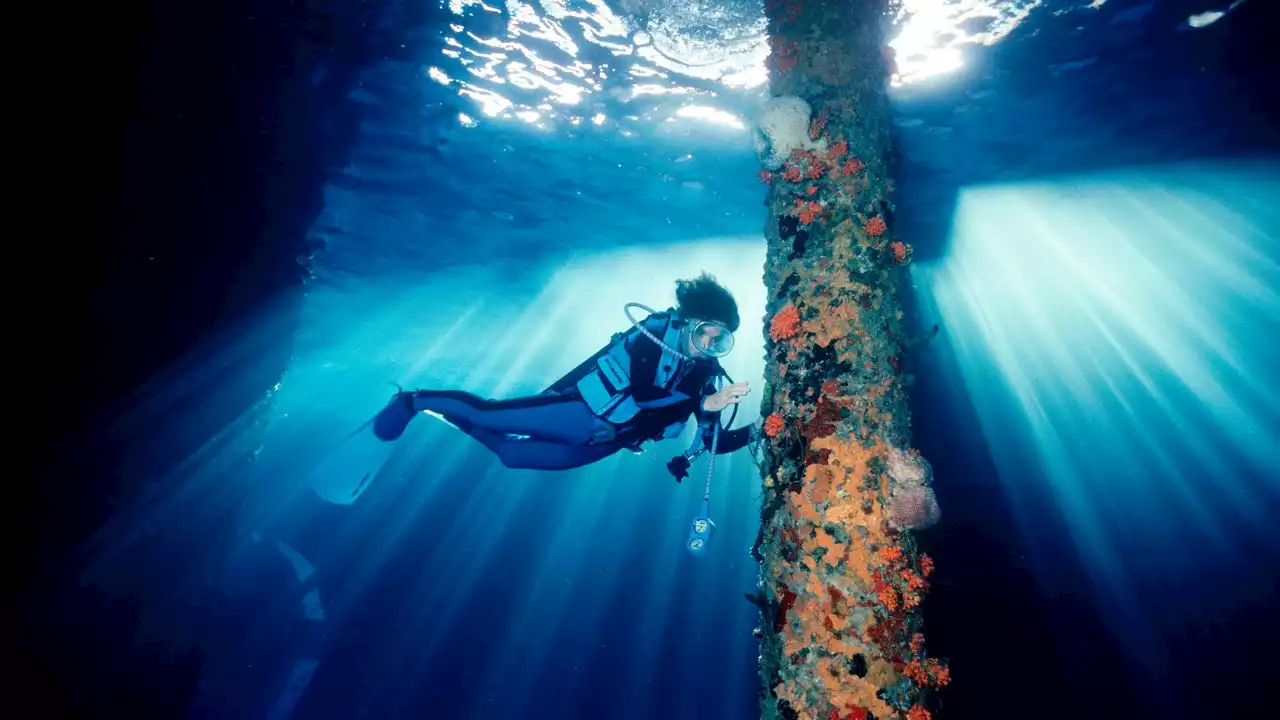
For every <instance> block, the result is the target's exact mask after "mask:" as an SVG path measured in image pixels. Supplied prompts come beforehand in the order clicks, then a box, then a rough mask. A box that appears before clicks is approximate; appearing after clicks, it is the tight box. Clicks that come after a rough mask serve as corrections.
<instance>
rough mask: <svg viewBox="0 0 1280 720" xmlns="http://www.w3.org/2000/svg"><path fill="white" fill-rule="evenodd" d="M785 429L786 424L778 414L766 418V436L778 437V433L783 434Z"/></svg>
mask: <svg viewBox="0 0 1280 720" xmlns="http://www.w3.org/2000/svg"><path fill="white" fill-rule="evenodd" d="M784 427H786V423H785V422H783V420H782V417H781V416H779V415H778V413H773V414H772V415H770V416H769V417H767V418H765V421H764V434H765V435H768V436H769V437H777V436H778V433H780V432H782V429H783V428H784Z"/></svg>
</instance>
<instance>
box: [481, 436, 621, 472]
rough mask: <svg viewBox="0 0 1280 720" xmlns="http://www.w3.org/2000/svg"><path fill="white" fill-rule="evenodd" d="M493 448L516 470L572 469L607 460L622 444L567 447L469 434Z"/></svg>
mask: <svg viewBox="0 0 1280 720" xmlns="http://www.w3.org/2000/svg"><path fill="white" fill-rule="evenodd" d="M467 434H468V435H470V436H471V437H473V438H475V439H476V440H479V441H480V442H481V443H482V444H483V445H484V446H485V447H487V448H489V450H490V451H492V452H493V454H494V455H497V456H498V460H499V461H500V462H501V463H502V464H503V465H505V466H507V467H509V468H512V469H515V470H569V469H572V468H578V467H582V466H583V465H590V464H591V463H594V462H596V461H599V460H603V459H605V458H607V457H609V456H610V455H612V454H614V453H616V452H618V450H621V449H622V448H621V446H619V445H613V444H609V445H565V444H564V443H558V442H548V441H546V440H513V439H511V438H510V437H508V436H507V435H506V433H495V432H491V431H488V430H481V429H478V428H477V429H472V430H471V431H470V432H468V433H467Z"/></svg>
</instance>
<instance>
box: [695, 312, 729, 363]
mask: <svg viewBox="0 0 1280 720" xmlns="http://www.w3.org/2000/svg"><path fill="white" fill-rule="evenodd" d="M689 338H690V340H691V341H692V342H693V346H694V347H695V348H697V349H698V351H699V352H701V353H702V354H704V355H707V356H708V357H713V358H722V357H724V356H725V355H728V354H729V351H730V350H733V333H731V332H729V328H727V327H725V326H724V325H722V324H720V323H718V322H716V321H714V320H701V321H699V322H698V323H696V324H694V326H693V328H692V329H691V330H690V331H689Z"/></svg>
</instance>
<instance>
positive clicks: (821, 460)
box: [804, 448, 831, 465]
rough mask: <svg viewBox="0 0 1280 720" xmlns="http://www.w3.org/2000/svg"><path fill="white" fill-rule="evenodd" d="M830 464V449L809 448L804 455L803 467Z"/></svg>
mask: <svg viewBox="0 0 1280 720" xmlns="http://www.w3.org/2000/svg"><path fill="white" fill-rule="evenodd" d="M829 462H831V448H819V449H816V450H815V449H814V448H809V450H808V451H807V452H806V453H805V454H804V464H805V465H826V464H827V463H829Z"/></svg>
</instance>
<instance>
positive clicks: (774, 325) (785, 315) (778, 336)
mask: <svg viewBox="0 0 1280 720" xmlns="http://www.w3.org/2000/svg"><path fill="white" fill-rule="evenodd" d="M799 332H800V311H799V310H796V307H795V305H788V306H786V307H784V308H782V309H781V310H779V311H778V314H777V315H774V316H773V320H772V321H771V322H770V323H769V337H771V338H773V339H774V341H778V340H787V339H789V338H793V337H795V336H796V335H797V334H799Z"/></svg>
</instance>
